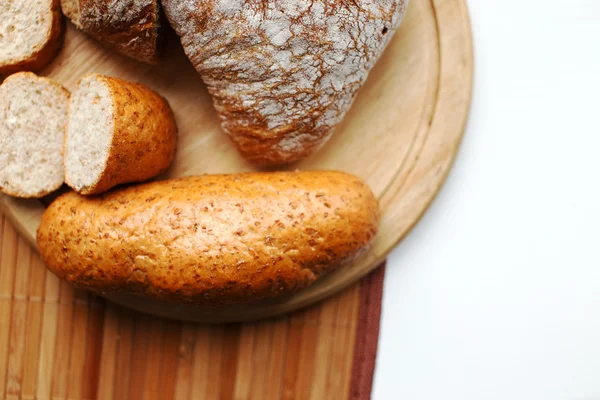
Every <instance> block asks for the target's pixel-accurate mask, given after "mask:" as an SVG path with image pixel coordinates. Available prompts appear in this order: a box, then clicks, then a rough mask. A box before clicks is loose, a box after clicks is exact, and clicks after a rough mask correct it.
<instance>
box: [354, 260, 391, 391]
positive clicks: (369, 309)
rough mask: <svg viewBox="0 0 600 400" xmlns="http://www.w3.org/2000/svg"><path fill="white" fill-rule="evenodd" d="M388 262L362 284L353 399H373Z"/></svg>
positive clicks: (355, 349) (355, 346)
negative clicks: (386, 265) (384, 279)
mask: <svg viewBox="0 0 600 400" xmlns="http://www.w3.org/2000/svg"><path fill="white" fill-rule="evenodd" d="M384 277H385V263H384V264H383V265H381V267H379V268H377V269H376V270H375V271H373V272H372V273H371V274H370V275H369V276H367V277H366V278H365V279H363V280H362V281H361V283H360V303H359V308H358V319H357V323H358V326H357V329H356V341H355V344H354V359H353V361H352V377H351V382H350V396H349V400H370V399H371V390H372V389H373V375H374V373H375V360H376V359H377V344H378V342H379V323H380V320H381V302H382V300H383V278H384Z"/></svg>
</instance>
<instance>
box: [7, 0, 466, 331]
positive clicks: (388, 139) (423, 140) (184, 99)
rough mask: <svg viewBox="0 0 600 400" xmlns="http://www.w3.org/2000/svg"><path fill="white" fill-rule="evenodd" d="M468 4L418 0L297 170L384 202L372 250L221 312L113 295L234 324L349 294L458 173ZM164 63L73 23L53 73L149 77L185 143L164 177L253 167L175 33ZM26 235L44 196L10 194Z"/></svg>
mask: <svg viewBox="0 0 600 400" xmlns="http://www.w3.org/2000/svg"><path fill="white" fill-rule="evenodd" d="M463 1H464V0H413V1H412V2H411V3H410V5H409V7H408V12H407V16H406V18H405V21H404V22H403V24H402V26H401V27H400V29H399V31H398V32H397V34H396V36H395V37H394V39H393V40H392V42H391V43H390V45H389V47H388V48H387V50H386V51H385V53H384V55H383V56H382V58H381V60H380V61H379V62H378V63H377V65H376V66H375V68H374V70H373V71H372V73H371V75H370V77H369V79H368V81H367V82H366V85H365V87H363V88H362V90H361V91H360V93H359V95H358V98H357V100H356V102H355V104H354V105H353V107H352V109H351V111H350V113H349V114H348V116H347V117H346V119H345V120H344V121H343V122H342V124H341V125H340V126H339V127H338V129H337V132H336V134H335V135H334V137H333V139H332V140H331V141H330V142H329V143H328V144H327V145H326V146H325V147H324V148H323V149H322V150H321V151H319V152H318V153H316V154H314V155H313V156H311V157H310V158H309V159H307V160H305V161H302V162H300V163H298V164H295V165H293V166H291V167H289V168H299V169H304V170H307V169H339V170H343V171H347V172H350V173H353V174H355V175H358V176H360V177H362V178H363V179H364V180H365V181H366V182H367V183H368V184H369V186H370V187H371V188H372V189H373V191H374V192H375V194H376V195H377V196H378V198H379V201H380V207H381V212H382V222H381V227H380V232H379V234H378V236H377V237H376V239H375V241H374V245H373V247H372V249H371V250H370V251H369V252H368V253H366V254H365V255H364V256H363V257H361V258H360V259H359V260H357V261H356V262H354V263H353V264H352V265H349V266H346V267H344V268H341V269H339V270H337V271H335V272H333V273H331V274H329V275H328V276H326V277H325V278H323V279H321V280H320V281H319V282H317V283H316V284H315V285H313V286H311V287H310V288H308V289H306V290H304V291H301V292H299V293H297V294H296V295H294V296H290V297H287V298H284V299H278V300H277V301H269V302H264V303H256V304H253V305H245V306H243V307H240V306H233V307H225V308H219V309H212V308H201V307H195V306H188V305H180V306H172V305H170V304H166V303H160V302H157V301H150V300H147V299H141V298H137V297H134V296H127V295H109V296H108V297H109V299H111V300H113V301H114V302H116V303H119V304H123V305H126V306H128V307H131V308H133V309H136V310H139V311H143V312H147V313H151V314H154V315H158V316H164V317H169V318H177V319H182V320H189V321H197V322H234V321H245V320H254V319H260V318H265V317H271V316H275V315H280V314H284V313H287V312H290V311H293V310H297V309H300V308H302V307H306V306H308V305H310V304H313V303H315V302H317V301H320V300H323V299H324V298H327V297H328V296H331V295H332V294H334V293H337V292H339V291H340V290H342V289H344V288H345V287H347V286H348V285H351V284H352V283H354V282H356V281H357V280H358V279H360V278H361V277H363V276H364V275H365V274H367V273H369V272H370V271H372V270H373V269H374V268H375V267H376V266H377V265H379V264H380V263H381V262H382V261H383V260H384V259H385V256H386V255H387V254H388V253H389V252H390V251H391V250H392V249H393V248H394V247H395V245H396V244H398V242H399V241H400V240H401V238H402V237H404V235H406V233H408V231H409V230H410V229H411V228H412V227H413V226H414V224H415V223H416V222H417V221H418V220H419V218H420V217H421V215H422V214H423V212H424V211H425V210H426V208H427V207H428V206H429V204H430V203H431V201H432V200H433V198H434V197H435V194H436V193H437V191H438V190H439V188H440V187H441V185H442V183H443V182H444V180H445V177H446V175H447V174H448V172H449V170H450V167H451V164H452V161H453V160H454V157H455V155H456V152H457V150H458V146H459V144H460V140H461V137H462V133H463V129H464V125H465V122H466V119H467V115H468V110H469V104H470V96H471V86H472V48H471V45H472V44H471V36H470V35H471V32H470V25H469V19H468V15H467V9H466V6H465V4H464V2H463ZM168 48H169V51H168V54H167V58H166V59H165V60H164V62H162V63H161V64H160V65H159V66H155V67H151V66H145V65H140V64H137V63H136V62H134V61H131V60H127V59H125V58H123V57H121V56H119V55H116V54H114V53H111V52H109V51H106V50H105V49H103V48H102V47H100V46H99V45H98V44H96V43H95V42H94V41H92V40H90V39H89V38H88V37H86V36H85V35H83V34H81V33H79V32H76V31H75V30H74V29H73V27H72V26H69V29H68V31H67V35H66V39H65V48H64V49H63V51H62V52H61V54H60V55H59V57H58V58H57V59H56V60H55V62H54V63H53V64H52V65H51V66H50V67H49V68H47V70H45V71H44V75H48V76H52V77H53V78H55V79H56V80H58V81H59V82H62V83H63V84H65V85H66V86H67V87H68V88H73V87H74V85H75V83H76V81H77V80H78V79H79V77H80V76H81V75H83V74H84V73H87V72H99V73H104V74H108V75H112V76H117V77H121V78H124V79H128V80H136V81H141V82H143V83H145V84H147V85H149V86H150V87H152V88H154V89H156V90H158V91H159V92H160V93H161V94H163V95H164V96H165V97H166V98H167V99H168V100H169V102H170V103H171V105H172V107H173V109H174V111H175V116H176V119H177V123H178V126H179V135H180V143H179V150H178V153H177V157H176V160H175V163H174V165H173V167H172V168H171V169H170V170H169V172H168V173H167V174H166V175H165V176H182V175H192V174H201V173H224V172H236V171H247V170H251V169H252V168H253V167H252V166H251V165H249V164H247V163H246V162H245V161H244V160H243V159H242V158H241V156H240V155H239V154H238V153H237V151H236V150H235V149H234V146H232V144H231V143H230V142H229V139H228V138H227V136H226V135H225V134H224V133H223V132H222V131H221V129H220V126H219V120H218V118H217V115H216V112H215V111H214V109H213V107H212V103H211V99H210V96H209V95H208V93H207V92H206V89H205V87H204V86H203V85H202V82H201V80H200V78H199V76H198V74H197V73H196V72H195V70H194V69H193V68H192V67H191V64H190V62H189V61H188V60H187V58H186V57H185V55H184V54H183V52H182V50H181V46H180V45H179V43H178V39H177V37H175V35H174V34H173V33H172V32H171V36H170V38H169V46H168ZM0 206H1V207H2V208H3V210H4V213H5V215H6V216H7V217H8V218H10V219H11V220H12V221H13V222H14V223H15V225H16V226H17V228H18V230H19V231H20V232H21V234H23V236H24V237H25V238H26V239H27V240H29V242H30V243H33V242H34V238H35V230H36V229H37V226H38V225H39V220H40V216H41V214H42V212H43V203H42V202H38V201H23V200H15V199H9V198H7V197H2V198H0Z"/></svg>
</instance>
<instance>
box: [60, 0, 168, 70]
mask: <svg viewBox="0 0 600 400" xmlns="http://www.w3.org/2000/svg"><path fill="white" fill-rule="evenodd" d="M61 2H62V9H63V12H64V13H65V15H66V16H67V17H68V18H69V19H70V20H71V22H73V24H74V25H75V26H76V27H77V28H79V29H81V30H82V31H84V32H85V33H87V34H88V35H90V36H92V37H93V38H94V39H96V40H98V41H99V42H100V43H103V44H105V45H106V46H108V47H109V48H112V49H114V50H115V51H117V52H119V53H121V54H123V55H126V56H128V57H131V58H133V59H136V60H139V61H143V62H146V63H150V64H154V63H156V62H157V60H158V56H159V53H160V47H161V42H162V40H161V34H160V33H161V24H160V20H161V17H160V16H161V12H160V4H159V2H158V0H61Z"/></svg>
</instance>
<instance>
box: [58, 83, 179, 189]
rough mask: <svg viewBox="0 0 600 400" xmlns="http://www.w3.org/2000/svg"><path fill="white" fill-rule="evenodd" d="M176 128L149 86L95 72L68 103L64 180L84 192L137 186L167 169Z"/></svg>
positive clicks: (165, 105)
mask: <svg viewBox="0 0 600 400" xmlns="http://www.w3.org/2000/svg"><path fill="white" fill-rule="evenodd" d="M176 143H177V126H176V125H175V119H174V117H173V113H172V111H171V108H170V107H169V104H168V103H167V101H166V100H165V99H164V98H162V97H161V96H160V95H159V94H157V93H156V92H154V91H152V90H150V89H149V88H147V87H145V86H143V85H140V84H137V83H131V82H126V81H124V80H121V79H117V78H111V77H107V76H102V75H98V74H90V75H86V76H84V77H83V78H81V79H80V81H79V82H78V84H77V88H76V90H75V91H74V92H73V96H72V97H71V101H70V105H69V119H68V124H67V134H66V138H65V174H66V177H65V180H66V183H67V184H68V185H69V186H71V187H72V188H73V189H75V190H76V191H78V192H80V193H82V194H97V193H101V192H104V191H106V190H108V189H110V188H112V187H113V186H116V185H119V184H122V183H129V182H140V181H145V180H147V179H150V178H153V177H155V176H156V175H158V174H160V173H162V172H163V171H165V170H166V169H167V168H168V167H169V165H170V164H171V161H173V157H174V155H175V148H176Z"/></svg>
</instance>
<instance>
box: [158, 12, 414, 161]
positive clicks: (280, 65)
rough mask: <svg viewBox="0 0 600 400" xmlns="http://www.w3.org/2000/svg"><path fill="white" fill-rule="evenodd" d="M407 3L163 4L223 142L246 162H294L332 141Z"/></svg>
mask: <svg viewBox="0 0 600 400" xmlns="http://www.w3.org/2000/svg"><path fill="white" fill-rule="evenodd" d="M406 3H407V0H362V1H343V0H296V1H268V0H262V1H261V0H252V1H234V0H162V4H163V8H164V10H165V14H166V16H167V18H168V20H169V22H170V23H171V25H172V26H173V28H174V29H175V31H176V32H177V33H178V34H179V36H180V37H181V43H182V44H183V47H184V50H185V52H186V54H187V56H188V58H189V59H190V60H191V61H192V63H193V64H194V66H195V67H196V69H197V70H198V72H199V73H200V75H201V77H202V78H203V80H204V82H205V83H206V84H207V86H208V90H209V91H210V93H211V94H212V96H213V100H214V104H215V107H216V109H217V111H218V112H219V114H220V116H221V120H222V126H223V129H224V130H225V131H226V132H227V133H229V135H230V136H231V138H232V140H233V142H234V143H235V145H236V146H237V147H238V149H239V150H240V151H241V153H242V154H243V155H244V156H245V157H246V158H247V159H248V160H249V161H251V162H253V163H256V164H262V165H277V164H285V163H291V162H294V161H297V160H300V159H302V158H304V157H306V156H308V155H309V154H311V153H312V152H314V151H315V150H317V149H319V148H320V147H321V146H322V145H323V144H324V143H325V142H326V141H327V139H328V138H329V137H330V136H331V134H332V130H333V128H334V127H335V126H336V124H338V123H339V122H340V121H341V120H342V118H343V117H344V115H345V114H346V112H347V111H348V109H349V108H350V105H351V104H352V102H353V100H354V97H355V95H356V93H357V91H358V89H359V88H360V87H361V85H362V84H363V83H364V81H365V79H366V78H367V75H368V73H369V71H370V70H371V68H372V67H373V65H374V64H375V62H376V61H377V59H378V58H379V56H380V54H381V53H382V51H383V49H384V48H385V46H386V45H387V43H388V42H389V40H390V38H391V37H392V35H393V33H394V31H395V30H396V28H397V27H398V25H399V24H400V21H401V20H402V17H403V15H404V12H405V9H406Z"/></svg>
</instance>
